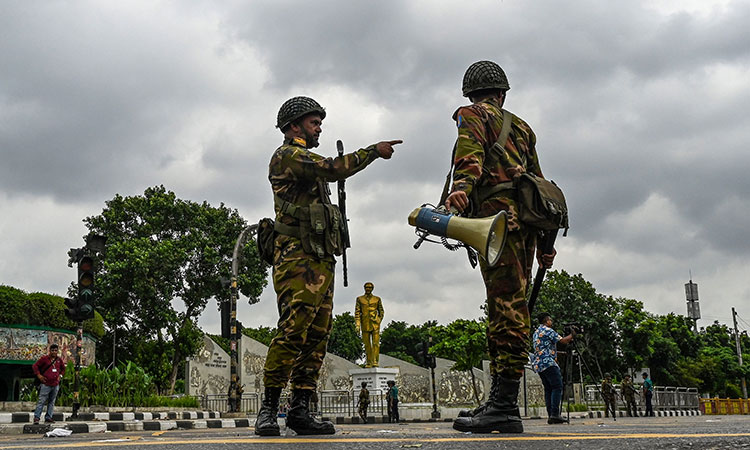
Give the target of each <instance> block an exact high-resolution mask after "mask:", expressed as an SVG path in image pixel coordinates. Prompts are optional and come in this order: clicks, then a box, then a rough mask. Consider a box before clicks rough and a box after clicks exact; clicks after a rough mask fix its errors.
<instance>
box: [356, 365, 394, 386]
mask: <svg viewBox="0 0 750 450" xmlns="http://www.w3.org/2000/svg"><path fill="white" fill-rule="evenodd" d="M398 373H399V370H398V368H396V367H393V368H392V367H387V368H386V367H366V368H364V369H350V370H349V376H351V377H352V389H353V390H354V392H359V390H360V389H361V388H362V382H363V381H366V382H367V389H369V390H370V391H372V390H379V391H381V392H386V391H387V390H388V384H387V383H388V381H390V380H393V381H396V377H397V376H398Z"/></svg>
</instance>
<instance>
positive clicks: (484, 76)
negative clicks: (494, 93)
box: [463, 61, 510, 97]
mask: <svg viewBox="0 0 750 450" xmlns="http://www.w3.org/2000/svg"><path fill="white" fill-rule="evenodd" d="M482 89H502V90H504V91H507V90H508V89H510V85H509V84H508V77H506V76H505V72H503V69H502V68H500V66H498V65H497V64H496V63H494V62H492V61H477V62H475V63H474V64H472V65H470V66H469V68H468V69H466V73H465V74H464V83H463V92H464V97H468V96H469V94H471V93H472V92H476V91H480V90H482Z"/></svg>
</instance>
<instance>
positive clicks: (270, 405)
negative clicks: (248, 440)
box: [255, 387, 281, 436]
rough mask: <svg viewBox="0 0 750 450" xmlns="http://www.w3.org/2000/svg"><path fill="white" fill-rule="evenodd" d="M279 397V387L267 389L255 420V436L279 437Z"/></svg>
mask: <svg viewBox="0 0 750 450" xmlns="http://www.w3.org/2000/svg"><path fill="white" fill-rule="evenodd" d="M280 395H281V388H280V387H267V388H266V392H265V396H264V397H263V403H262V404H261V406H260V411H258V418H257V419H256V420H255V434H257V435H258V436H279V435H280V434H281V433H280V432H279V422H278V421H277V417H278V415H279V396H280Z"/></svg>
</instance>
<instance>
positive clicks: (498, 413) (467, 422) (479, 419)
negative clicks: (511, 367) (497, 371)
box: [453, 375, 523, 433]
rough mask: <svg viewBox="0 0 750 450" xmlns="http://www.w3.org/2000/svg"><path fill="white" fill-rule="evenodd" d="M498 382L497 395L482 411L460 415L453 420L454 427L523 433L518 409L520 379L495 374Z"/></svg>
mask: <svg viewBox="0 0 750 450" xmlns="http://www.w3.org/2000/svg"><path fill="white" fill-rule="evenodd" d="M494 377H496V378H497V379H496V380H493V384H494V383H497V389H495V395H494V396H493V397H491V398H490V401H489V402H487V406H486V407H485V408H484V410H483V411H482V412H480V413H479V414H477V415H475V416H474V417H459V418H457V419H456V420H455V421H453V428H454V429H456V430H458V431H464V432H466V431H470V432H472V433H492V432H493V431H499V432H500V433H523V422H522V421H521V413H520V412H519V411H518V388H519V386H520V384H521V383H520V381H519V380H511V379H508V378H503V377H501V376H500V375H495V376H494Z"/></svg>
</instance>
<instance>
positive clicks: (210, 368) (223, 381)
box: [185, 336, 230, 395]
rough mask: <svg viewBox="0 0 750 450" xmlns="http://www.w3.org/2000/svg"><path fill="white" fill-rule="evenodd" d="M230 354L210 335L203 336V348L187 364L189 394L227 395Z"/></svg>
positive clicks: (187, 389)
mask: <svg viewBox="0 0 750 450" xmlns="http://www.w3.org/2000/svg"><path fill="white" fill-rule="evenodd" d="M229 370H230V369H229V355H228V354H227V352H225V351H224V350H223V349H222V348H221V347H220V346H219V344H217V343H215V342H214V341H213V340H212V339H211V338H210V337H208V336H203V348H201V349H200V350H199V351H198V353H197V354H196V355H195V356H193V357H192V358H189V359H188V361H187V363H186V364H185V372H186V373H185V391H186V393H187V394H188V395H207V394H208V395H211V394H214V395H215V394H222V395H226V394H227V392H228V390H229Z"/></svg>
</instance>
